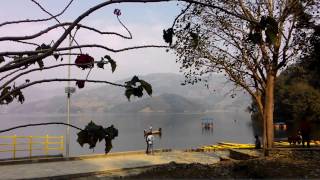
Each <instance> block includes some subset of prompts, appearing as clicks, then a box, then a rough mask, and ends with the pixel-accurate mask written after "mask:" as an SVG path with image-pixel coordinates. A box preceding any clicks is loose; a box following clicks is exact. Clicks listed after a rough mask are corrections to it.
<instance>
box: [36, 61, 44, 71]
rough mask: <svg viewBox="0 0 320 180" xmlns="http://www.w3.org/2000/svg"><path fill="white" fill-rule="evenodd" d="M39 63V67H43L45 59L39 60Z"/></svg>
mask: <svg viewBox="0 0 320 180" xmlns="http://www.w3.org/2000/svg"><path fill="white" fill-rule="evenodd" d="M37 63H38V65H39V67H40V68H41V69H42V68H43V67H44V64H43V61H42V60H37Z"/></svg>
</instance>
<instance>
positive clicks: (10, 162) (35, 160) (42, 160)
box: [0, 149, 172, 165]
mask: <svg viewBox="0 0 320 180" xmlns="http://www.w3.org/2000/svg"><path fill="white" fill-rule="evenodd" d="M171 151H172V150H171V149H156V150H154V152H155V153H161V152H171ZM135 154H137V155H138V154H145V151H144V150H141V151H124V152H115V153H110V154H94V155H81V156H76V157H69V158H67V157H44V158H42V157H41V158H31V159H17V160H4V161H1V160H0V165H16V164H30V163H46V162H57V161H76V160H82V159H92V158H106V157H114V156H126V155H135Z"/></svg>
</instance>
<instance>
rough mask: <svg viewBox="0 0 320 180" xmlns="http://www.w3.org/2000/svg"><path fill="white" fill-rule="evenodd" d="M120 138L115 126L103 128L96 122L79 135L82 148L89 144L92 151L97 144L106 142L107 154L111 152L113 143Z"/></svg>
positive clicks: (91, 123)
mask: <svg viewBox="0 0 320 180" xmlns="http://www.w3.org/2000/svg"><path fill="white" fill-rule="evenodd" d="M117 136H118V129H116V128H115V127H114V126H113V125H111V126H109V127H107V128H103V127H102V126H100V125H96V124H95V123H94V122H92V121H91V122H90V123H89V124H88V125H87V126H86V127H85V128H84V129H83V130H81V131H80V132H79V133H78V139H77V141H78V143H79V144H80V145H81V147H82V146H83V145H84V144H88V145H89V148H90V149H93V148H95V147H96V144H97V142H98V141H99V142H101V141H102V140H105V153H106V154H107V153H108V152H110V150H111V148H112V143H111V141H112V140H113V139H114V138H115V137H117Z"/></svg>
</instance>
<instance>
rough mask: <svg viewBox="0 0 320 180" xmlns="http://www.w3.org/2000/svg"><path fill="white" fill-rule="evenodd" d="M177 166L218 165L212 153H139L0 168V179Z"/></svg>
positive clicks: (216, 158) (88, 174) (62, 175)
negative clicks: (188, 164)
mask: <svg viewBox="0 0 320 180" xmlns="http://www.w3.org/2000/svg"><path fill="white" fill-rule="evenodd" d="M171 161H175V162H177V163H192V162H196V163H203V164H212V163H216V162H218V161H219V157H218V156H217V155H216V154H215V153H213V152H212V153H208V152H182V151H172V152H161V153H155V154H154V155H146V154H142V153H132V154H122V155H112V156H104V157H101V156H100V157H96V158H83V159H78V160H71V161H56V162H41V163H30V164H12V165H0V179H37V178H48V177H51V178H52V177H56V178H68V177H70V178H71V177H81V176H90V175H95V174H99V173H101V174H103V173H107V172H111V171H117V170H118V171H119V170H124V169H130V168H141V167H150V166H154V165H161V164H167V163H169V162H171Z"/></svg>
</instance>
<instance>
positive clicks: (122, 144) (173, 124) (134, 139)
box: [0, 111, 253, 158]
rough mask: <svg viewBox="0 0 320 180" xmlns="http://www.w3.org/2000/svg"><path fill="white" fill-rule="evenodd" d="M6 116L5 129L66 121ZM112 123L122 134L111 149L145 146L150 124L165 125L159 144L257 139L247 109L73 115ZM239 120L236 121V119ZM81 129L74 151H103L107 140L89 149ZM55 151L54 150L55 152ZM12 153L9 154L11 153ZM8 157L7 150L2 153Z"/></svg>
mask: <svg viewBox="0 0 320 180" xmlns="http://www.w3.org/2000/svg"><path fill="white" fill-rule="evenodd" d="M207 117H210V118H213V119H214V128H213V131H212V132H210V131H207V132H206V131H203V130H202V127H201V119H202V118H207ZM2 118H3V119H5V120H6V121H4V124H3V125H2V129H4V128H8V127H12V126H14V125H21V124H27V123H40V122H66V115H65V114H52V115H39V114H38V115H23V116H21V115H2ZM91 120H92V121H94V122H95V123H96V124H99V125H103V126H105V127H106V126H110V125H111V124H113V125H114V126H115V127H116V128H118V129H119V136H118V137H117V138H116V139H115V140H113V149H112V150H111V152H118V151H132V150H142V149H145V140H144V137H143V129H145V128H148V127H149V126H150V125H152V127H153V128H154V129H157V128H160V127H161V128H162V130H163V135H162V137H161V138H158V137H156V138H155V139H156V140H155V148H172V149H188V148H195V147H199V146H202V145H207V144H214V143H217V142H220V141H229V142H239V143H253V133H252V128H251V126H250V125H249V124H250V116H249V114H247V113H246V112H244V111H238V112H214V113H197V114H196V113H194V114H191V113H171V114H166V113H127V114H120V113H119V114H112V113H108V114H103V113H102V114H81V115H80V114H78V115H72V116H71V123H72V124H74V125H76V126H79V127H84V126H85V125H86V124H87V123H88V122H90V121H91ZM234 120H236V121H234ZM65 129H66V128H65V127H64V126H60V125H51V126H38V127H29V128H24V129H19V130H14V131H11V132H7V133H4V134H2V135H6V134H10V135H13V134H17V135H28V136H29V135H46V134H49V135H58V136H61V135H63V136H64V135H65V132H66V130H65ZM77 132H78V131H77V130H75V129H71V147H70V151H71V155H72V156H74V155H79V154H91V153H103V152H104V141H102V142H101V143H98V145H97V147H96V148H95V149H94V151H93V150H89V149H88V146H85V147H83V148H82V147H81V146H80V145H79V144H78V143H77V142H76V138H77ZM25 154H26V155H27V152H26V153H25ZM53 154H54V153H53ZM8 155H9V154H7V156H8ZM0 157H1V158H4V154H1V156H0Z"/></svg>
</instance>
